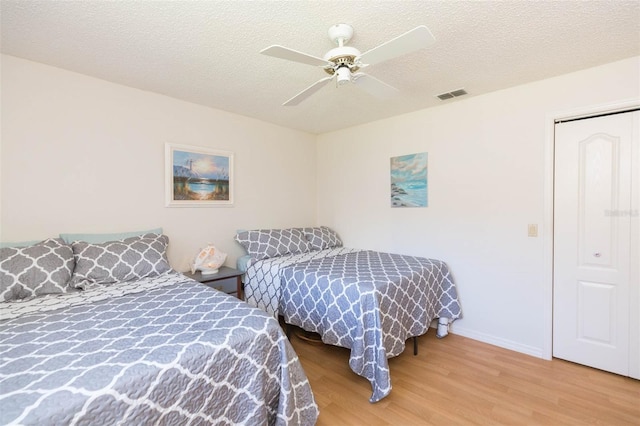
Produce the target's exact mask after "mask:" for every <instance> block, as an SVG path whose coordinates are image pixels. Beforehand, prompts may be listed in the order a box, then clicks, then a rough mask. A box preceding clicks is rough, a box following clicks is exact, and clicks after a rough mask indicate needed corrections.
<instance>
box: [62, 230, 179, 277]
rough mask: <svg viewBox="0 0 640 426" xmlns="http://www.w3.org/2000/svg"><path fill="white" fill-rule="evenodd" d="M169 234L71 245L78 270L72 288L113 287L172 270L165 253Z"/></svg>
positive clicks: (75, 272) (75, 271)
mask: <svg viewBox="0 0 640 426" xmlns="http://www.w3.org/2000/svg"><path fill="white" fill-rule="evenodd" d="M168 245H169V238H168V237H167V236H166V235H158V234H145V235H141V236H138V237H130V238H125V239H123V240H118V241H109V242H106V243H102V244H91V243H88V242H86V241H75V242H74V243H73V244H72V248H73V256H74V258H75V261H76V268H75V270H74V271H73V277H72V278H71V286H72V287H75V288H81V289H86V288H87V287H88V286H92V285H95V284H113V283H117V282H127V281H134V280H137V279H140V278H146V277H153V276H156V275H160V274H162V273H164V272H167V271H169V270H171V266H169V262H168V261H167V256H166V251H167V246H168Z"/></svg>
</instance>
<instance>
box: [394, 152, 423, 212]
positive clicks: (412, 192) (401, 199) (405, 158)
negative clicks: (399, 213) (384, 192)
mask: <svg viewBox="0 0 640 426" xmlns="http://www.w3.org/2000/svg"><path fill="white" fill-rule="evenodd" d="M427 206H428V200H427V153H426V152H421V153H417V154H409V155H401V156H399V157H391V207H427Z"/></svg>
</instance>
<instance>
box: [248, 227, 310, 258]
mask: <svg viewBox="0 0 640 426" xmlns="http://www.w3.org/2000/svg"><path fill="white" fill-rule="evenodd" d="M235 240H236V241H237V242H238V243H240V245H242V247H244V249H245V250H246V251H247V253H248V254H249V255H251V257H252V258H253V259H255V260H262V259H268V258H270V257H276V256H284V255H285V254H296V253H306V252H308V251H309V250H310V247H309V243H308V242H307V240H306V239H305V238H304V234H303V233H302V231H301V230H300V229H297V228H290V229H256V230H252V231H244V232H239V233H238V234H236V237H235Z"/></svg>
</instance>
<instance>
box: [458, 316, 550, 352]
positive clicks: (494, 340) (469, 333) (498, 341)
mask: <svg viewBox="0 0 640 426" xmlns="http://www.w3.org/2000/svg"><path fill="white" fill-rule="evenodd" d="M449 332H450V333H451V334H456V335H458V336H462V337H467V338H469V339H473V340H478V341H480V342H484V343H488V344H490V345H494V346H498V347H501V348H504V349H509V350H512V351H516V352H520V353H523V354H526V355H531V356H534V357H536V358H543V359H545V357H544V353H543V352H544V351H543V349H542V348H537V347H535V346H529V345H523V344H522V343H518V342H514V341H512V340H507V339H503V338H501V337H496V336H492V335H491V334H486V333H480V332H477V331H474V330H469V329H467V328H464V327H458V326H455V324H452V325H451V326H450V328H449Z"/></svg>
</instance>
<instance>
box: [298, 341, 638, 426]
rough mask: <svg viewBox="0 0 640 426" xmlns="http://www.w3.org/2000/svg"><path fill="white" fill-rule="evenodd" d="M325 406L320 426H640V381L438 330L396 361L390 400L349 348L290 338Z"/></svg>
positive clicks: (392, 362) (320, 402)
mask: <svg viewBox="0 0 640 426" xmlns="http://www.w3.org/2000/svg"><path fill="white" fill-rule="evenodd" d="M291 340H292V344H293V347H294V348H295V349H296V352H297V353H298V355H299V357H300V360H301V362H302V365H303V367H304V369H305V372H306V373H307V376H308V377H309V381H310V382H311V387H312V389H313V392H314V395H315V398H316V402H317V403H318V405H319V407H320V418H319V419H318V423H317V424H318V425H319V426H322V425H331V426H333V425H461V424H482V425H500V424H504V425H584V424H600V425H640V381H637V380H634V379H630V378H625V377H621V376H617V375H615V374H610V373H606V372H603V371H600V370H595V369H592V368H589V367H584V366H581V365H577V364H573V363H570V362H566V361H562V360H558V359H554V360H552V361H546V360H542V359H539V358H535V357H531V356H528V355H523V354H520V353H517V352H513V351H509V350H506V349H501V348H497V347H495V346H491V345H488V344H485V343H481V342H478V341H475V340H471V339H467V338H464V337H461V336H456V335H452V334H450V335H449V336H447V337H446V338H444V339H442V340H439V339H436V337H435V330H433V329H432V330H429V333H427V335H426V336H422V337H420V338H419V339H418V342H419V353H418V355H417V356H413V345H412V344H411V341H408V342H407V348H406V350H405V352H404V353H403V354H402V355H400V356H398V357H396V358H392V359H390V360H389V364H390V368H391V383H392V386H393V390H392V391H391V394H390V395H389V396H387V397H386V398H384V399H383V400H381V401H380V402H377V403H375V404H371V403H369V397H370V396H371V386H370V384H369V382H368V381H367V380H366V379H364V378H362V377H360V376H357V375H356V374H355V373H353V372H352V371H351V370H350V369H349V364H348V360H349V351H348V350H347V349H343V348H338V347H334V346H326V345H322V344H309V343H306V342H304V341H302V340H300V339H299V338H298V337H295V336H293V337H292V338H291Z"/></svg>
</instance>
